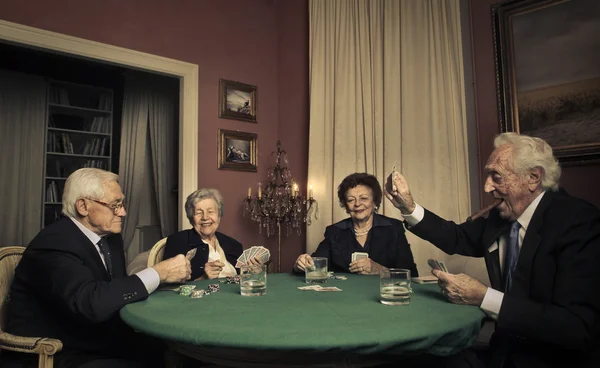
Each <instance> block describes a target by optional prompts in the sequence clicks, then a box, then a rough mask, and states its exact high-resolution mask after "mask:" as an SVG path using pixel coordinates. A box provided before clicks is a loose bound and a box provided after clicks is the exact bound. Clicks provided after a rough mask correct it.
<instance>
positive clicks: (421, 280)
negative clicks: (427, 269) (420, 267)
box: [411, 275, 438, 284]
mask: <svg viewBox="0 0 600 368" xmlns="http://www.w3.org/2000/svg"><path fill="white" fill-rule="evenodd" d="M411 281H414V282H416V283H417V284H435V283H437V282H438V278H437V277H435V276H433V275H429V276H420V277H413V278H411Z"/></svg>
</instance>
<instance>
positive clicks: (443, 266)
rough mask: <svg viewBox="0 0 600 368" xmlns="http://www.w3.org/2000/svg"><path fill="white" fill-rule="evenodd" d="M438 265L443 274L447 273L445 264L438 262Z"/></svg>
mask: <svg viewBox="0 0 600 368" xmlns="http://www.w3.org/2000/svg"><path fill="white" fill-rule="evenodd" d="M438 264H439V265H440V269H441V270H442V271H444V272H448V268H447V267H446V264H445V263H444V262H442V261H438Z"/></svg>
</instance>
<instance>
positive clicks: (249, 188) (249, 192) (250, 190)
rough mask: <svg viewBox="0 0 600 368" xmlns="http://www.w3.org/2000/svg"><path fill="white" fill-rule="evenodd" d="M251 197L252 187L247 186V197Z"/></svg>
mask: <svg viewBox="0 0 600 368" xmlns="http://www.w3.org/2000/svg"><path fill="white" fill-rule="evenodd" d="M251 197H252V187H248V198H251Z"/></svg>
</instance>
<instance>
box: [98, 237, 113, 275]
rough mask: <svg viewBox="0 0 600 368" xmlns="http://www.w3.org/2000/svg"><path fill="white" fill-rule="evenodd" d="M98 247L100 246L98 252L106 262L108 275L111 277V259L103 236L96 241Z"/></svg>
mask: <svg viewBox="0 0 600 368" xmlns="http://www.w3.org/2000/svg"><path fill="white" fill-rule="evenodd" d="M98 248H100V252H101V253H102V255H103V256H104V263H106V270H107V271H108V276H109V277H110V278H112V260H111V259H110V248H109V247H108V242H107V241H106V239H105V238H102V239H100V241H99V242H98Z"/></svg>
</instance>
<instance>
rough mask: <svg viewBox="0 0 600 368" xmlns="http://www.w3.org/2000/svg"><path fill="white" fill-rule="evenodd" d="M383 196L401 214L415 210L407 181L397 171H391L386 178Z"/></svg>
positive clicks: (408, 213)
mask: <svg viewBox="0 0 600 368" xmlns="http://www.w3.org/2000/svg"><path fill="white" fill-rule="evenodd" d="M385 196H386V198H387V199H389V200H390V202H392V204H393V205H394V207H396V208H397V209H399V210H400V212H402V214H403V215H410V214H411V213H413V212H414V211H415V201H414V200H413V197H412V194H410V189H409V188H408V183H407V182H406V179H405V178H404V176H402V174H400V173H399V172H397V171H394V172H392V173H391V174H390V175H389V176H388V178H387V180H386V183H385Z"/></svg>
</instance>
